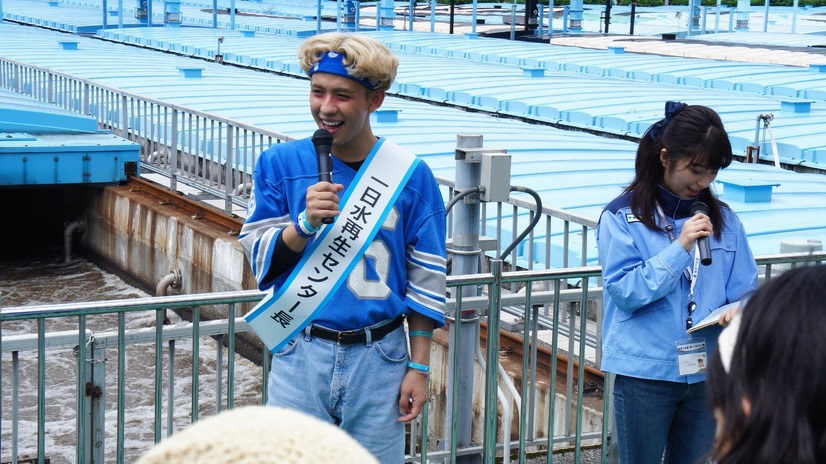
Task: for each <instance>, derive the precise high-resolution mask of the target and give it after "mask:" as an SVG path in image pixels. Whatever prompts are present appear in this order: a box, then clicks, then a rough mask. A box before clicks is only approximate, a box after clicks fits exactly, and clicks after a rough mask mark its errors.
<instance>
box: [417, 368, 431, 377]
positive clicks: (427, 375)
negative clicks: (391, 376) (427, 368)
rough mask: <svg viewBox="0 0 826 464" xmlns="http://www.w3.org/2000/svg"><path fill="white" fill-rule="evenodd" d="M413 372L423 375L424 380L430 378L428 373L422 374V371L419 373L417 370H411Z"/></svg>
mask: <svg viewBox="0 0 826 464" xmlns="http://www.w3.org/2000/svg"><path fill="white" fill-rule="evenodd" d="M413 372H415V373H417V374H421V375H423V376H424V378H426V379H429V378H430V372H423V371H420V370H417V369H413Z"/></svg>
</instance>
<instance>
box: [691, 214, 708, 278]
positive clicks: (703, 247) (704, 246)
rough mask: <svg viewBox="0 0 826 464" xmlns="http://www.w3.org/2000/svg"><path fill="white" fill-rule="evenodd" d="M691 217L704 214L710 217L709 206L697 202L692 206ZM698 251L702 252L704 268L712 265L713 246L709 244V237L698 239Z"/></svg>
mask: <svg viewBox="0 0 826 464" xmlns="http://www.w3.org/2000/svg"><path fill="white" fill-rule="evenodd" d="M690 213H691V215H692V216H694V215H695V214H698V213H703V214H705V215H706V216H708V205H707V204H705V203H703V202H702V201H697V202H695V203H694V204H693V205H692V206H691V211H690ZM697 250H699V252H700V262H701V263H703V266H708V265H709V264H711V246H710V245H709V244H708V237H700V238H698V239H697Z"/></svg>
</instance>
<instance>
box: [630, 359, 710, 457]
mask: <svg viewBox="0 0 826 464" xmlns="http://www.w3.org/2000/svg"><path fill="white" fill-rule="evenodd" d="M614 414H615V417H616V422H617V423H616V438H617V447H618V451H619V458H620V463H622V464H660V463H661V462H662V463H665V464H697V463H698V462H701V461H700V459H701V458H703V457H704V456H706V455H707V454H708V453H709V451H710V450H711V446H712V443H713V442H714V431H715V423H714V415H713V414H712V412H711V411H710V410H709V409H708V406H707V405H706V390H705V382H699V383H694V384H687V383H680V382H666V381H662V380H647V379H638V378H634V377H627V376H623V375H617V376H616V380H615V381H614ZM703 462H705V461H703Z"/></svg>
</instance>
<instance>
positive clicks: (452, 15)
mask: <svg viewBox="0 0 826 464" xmlns="http://www.w3.org/2000/svg"><path fill="white" fill-rule="evenodd" d="M455 9H456V0H450V30H449V32H450V33H451V34H453V17H454V14H455V12H454V10H455Z"/></svg>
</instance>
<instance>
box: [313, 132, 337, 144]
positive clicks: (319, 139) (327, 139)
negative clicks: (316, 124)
mask: <svg viewBox="0 0 826 464" xmlns="http://www.w3.org/2000/svg"><path fill="white" fill-rule="evenodd" d="M332 144H333V134H331V133H330V131H328V130H327V129H319V130H317V131H315V133H314V134H313V145H314V146H316V147H317V146H319V145H332Z"/></svg>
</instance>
